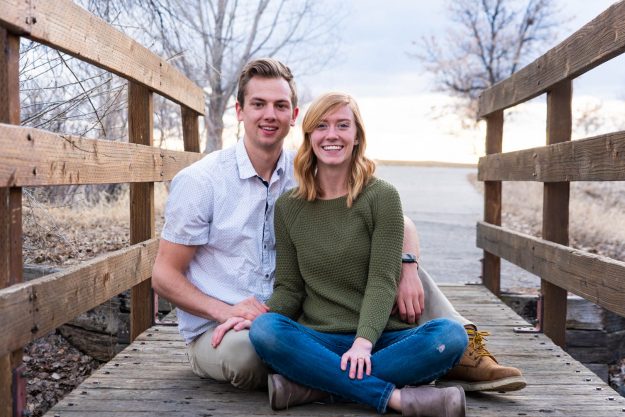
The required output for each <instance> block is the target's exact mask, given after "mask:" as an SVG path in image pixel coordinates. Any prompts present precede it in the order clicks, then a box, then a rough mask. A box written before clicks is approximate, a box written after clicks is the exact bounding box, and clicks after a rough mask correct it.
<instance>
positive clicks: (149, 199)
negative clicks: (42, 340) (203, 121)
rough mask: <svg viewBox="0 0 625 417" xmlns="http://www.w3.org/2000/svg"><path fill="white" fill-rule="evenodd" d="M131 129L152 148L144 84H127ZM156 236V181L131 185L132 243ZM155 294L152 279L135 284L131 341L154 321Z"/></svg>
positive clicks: (131, 136) (150, 114)
mask: <svg viewBox="0 0 625 417" xmlns="http://www.w3.org/2000/svg"><path fill="white" fill-rule="evenodd" d="M128 131H129V135H128V137H129V140H130V142H132V143H136V144H139V145H145V146H149V147H152V145H153V143H154V138H153V132H154V102H153V97H152V93H151V92H150V90H148V89H147V88H145V87H143V86H142V85H139V84H136V83H133V82H130V83H128ZM154 237H155V224H154V183H153V182H148V183H132V184H130V244H131V245H132V244H136V243H139V242H142V241H144V240H148V239H152V238H154ZM155 302H156V301H155V299H154V294H153V291H152V280H151V279H150V278H148V279H146V280H144V281H142V282H140V283H138V284H136V285H135V286H133V287H132V295H131V300H130V303H131V307H130V341H131V342H132V341H133V340H135V338H136V337H137V336H138V335H140V334H141V333H142V332H143V331H144V330H146V329H147V328H148V327H150V326H151V325H152V324H153V323H154V304H155Z"/></svg>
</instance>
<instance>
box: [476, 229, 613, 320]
mask: <svg viewBox="0 0 625 417" xmlns="http://www.w3.org/2000/svg"><path fill="white" fill-rule="evenodd" d="M477 246H478V247H479V248H482V249H484V250H485V251H488V252H490V253H492V254H494V255H497V256H499V257H501V258H504V259H506V260H508V261H510V262H512V263H513V264H515V265H517V266H519V267H521V268H523V269H525V270H527V271H529V272H531V273H532V274H535V275H538V276H540V277H541V278H542V279H544V280H547V281H549V282H551V283H552V284H555V285H557V286H559V287H561V288H564V289H565V290H567V291H570V292H572V293H574V294H577V295H579V296H580V297H584V298H585V299H586V300H588V301H591V302H593V303H596V304H598V305H600V306H602V307H604V308H606V309H608V310H610V311H613V312H615V313H617V314H620V315H621V316H625V280H623V277H625V262H620V261H616V260H614V259H610V258H607V257H604V256H599V255H594V254H591V253H588V252H584V251H581V250H577V249H573V248H570V247H568V246H564V245H559V244H557V243H553V242H549V241H547V240H543V239H539V238H536V237H533V236H530V235H526V234H523V233H519V232H515V231H513V230H509V229H505V228H503V227H500V226H494V225H492V224H488V223H484V222H478V225H477Z"/></svg>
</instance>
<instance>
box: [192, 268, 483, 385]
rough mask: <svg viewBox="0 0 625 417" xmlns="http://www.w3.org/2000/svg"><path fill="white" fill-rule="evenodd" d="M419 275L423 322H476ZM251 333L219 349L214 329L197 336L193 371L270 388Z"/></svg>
mask: <svg viewBox="0 0 625 417" xmlns="http://www.w3.org/2000/svg"><path fill="white" fill-rule="evenodd" d="M419 278H421V282H422V284H423V290H424V293H425V311H423V313H422V315H421V318H420V319H419V323H420V324H422V323H425V322H427V321H430V320H432V319H435V318H448V319H452V320H455V321H457V322H459V323H461V324H462V325H463V326H464V325H467V324H472V323H471V322H470V321H468V320H467V319H465V318H464V317H462V316H461V315H460V314H459V313H458V312H457V311H456V309H455V308H454V307H453V306H452V305H451V303H450V302H449V300H448V299H447V298H446V297H445V296H444V295H443V293H442V292H441V290H440V289H439V288H438V286H437V285H436V283H435V282H434V281H433V280H432V277H430V275H429V274H428V273H427V272H426V271H425V270H424V269H423V268H419ZM248 333H249V332H248V331H247V330H241V331H240V332H235V331H230V332H228V333H226V335H225V336H224V339H223V340H222V342H221V344H220V345H219V346H218V347H217V348H216V349H215V348H213V346H212V345H211V336H212V334H213V331H212V330H209V331H207V332H206V333H204V334H203V335H201V336H200V337H198V338H197V339H195V340H194V341H193V342H191V343H190V344H189V346H188V354H189V360H190V362H191V368H192V369H193V372H194V373H195V374H196V375H199V376H200V377H203V378H212V379H215V380H217V381H222V382H229V383H231V384H232V385H233V386H235V387H237V388H242V389H258V388H264V387H266V386H267V373H268V371H269V370H268V369H267V367H266V366H265V365H264V364H263V362H262V361H261V360H260V358H259V357H258V356H257V355H256V351H255V350H254V347H253V346H252V344H251V343H250V339H249V336H248Z"/></svg>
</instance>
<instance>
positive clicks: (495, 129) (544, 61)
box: [477, 1, 625, 346]
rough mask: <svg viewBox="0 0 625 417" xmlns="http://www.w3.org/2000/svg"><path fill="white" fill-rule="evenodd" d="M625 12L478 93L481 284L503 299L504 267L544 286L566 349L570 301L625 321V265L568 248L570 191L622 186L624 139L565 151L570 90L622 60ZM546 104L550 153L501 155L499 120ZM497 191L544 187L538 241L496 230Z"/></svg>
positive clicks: (613, 12)
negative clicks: (507, 185) (524, 106)
mask: <svg viewBox="0 0 625 417" xmlns="http://www.w3.org/2000/svg"><path fill="white" fill-rule="evenodd" d="M624 35H625V2H624V1H621V2H618V3H615V4H613V5H612V6H611V7H609V8H608V9H607V10H606V11H604V12H603V13H602V14H600V15H599V16H597V17H596V18H595V19H594V20H592V21H591V22H589V23H588V24H586V25H585V26H584V27H582V28H581V29H580V30H578V31H577V32H575V33H574V34H573V35H571V36H570V37H569V38H567V39H566V40H565V41H563V42H562V43H561V44H560V45H558V46H556V47H555V48H553V49H551V50H550V51H548V52H547V53H546V54H544V55H543V56H541V57H540V58H538V59H537V60H536V61H534V62H532V63H531V64H529V65H528V66H526V67H525V68H523V69H521V70H520V71H518V72H517V73H515V74H514V75H512V76H511V77H510V78H508V79H506V80H504V81H502V82H500V83H498V84H496V85H495V86H493V87H491V88H489V89H488V90H486V91H484V93H483V94H482V95H481V96H480V99H479V117H481V118H484V119H486V123H487V131H486V154H487V155H486V156H485V157H482V158H480V161H479V166H478V179H479V180H481V181H484V189H485V193H484V222H480V223H479V224H478V227H477V245H478V246H479V247H480V248H482V249H484V264H483V280H484V284H485V285H486V286H487V287H488V288H489V289H490V290H491V291H493V292H494V293H495V294H499V291H500V258H504V259H506V260H508V261H510V262H512V263H514V264H516V265H518V266H520V267H521V268H524V269H526V270H528V271H530V272H532V273H534V274H536V275H538V276H540V277H541V292H542V296H543V310H542V328H543V330H544V332H545V334H547V335H548V336H549V337H551V338H552V339H553V340H554V342H555V343H557V344H558V345H560V346H564V344H565V324H566V301H567V300H566V296H567V291H570V292H572V293H574V294H577V295H579V296H581V297H584V298H586V299H587V300H590V301H592V302H594V303H597V304H598V305H600V306H602V307H604V308H606V309H608V310H611V311H613V312H615V313H618V314H620V315H623V316H625V262H620V261H616V260H613V259H610V258H607V257H603V256H597V255H594V254H591V253H588V252H584V251H580V250H575V249H572V248H570V247H569V246H568V244H569V236H568V234H569V190H570V182H571V181H624V180H625V132H615V133H610V134H606V135H601V136H596V137H592V138H587V139H583V140H576V141H574V142H571V129H572V114H571V113H572V112H571V99H572V88H571V85H572V80H573V79H574V78H575V77H578V76H579V75H581V74H583V73H585V72H587V71H589V70H591V69H592V68H595V67H597V66H599V65H600V64H602V63H604V62H606V61H608V60H609V59H611V58H614V57H615V56H618V55H620V54H622V53H623V52H625V36H624ZM543 93H546V94H547V141H546V146H544V147H539V148H534V149H527V150H522V151H517V152H508V153H501V152H502V137H503V122H504V117H503V111H504V109H507V108H509V107H512V106H514V105H516V104H519V103H522V102H524V101H527V100H529V99H531V98H533V97H536V96H538V95H540V94H543ZM502 181H539V182H543V183H544V194H543V227H542V239H538V238H535V237H532V236H528V235H525V234H522V233H517V232H515V231H512V230H509V229H507V228H503V227H501V185H502Z"/></svg>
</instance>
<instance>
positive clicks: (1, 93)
mask: <svg viewBox="0 0 625 417" xmlns="http://www.w3.org/2000/svg"><path fill="white" fill-rule="evenodd" d="M19 56H20V39H19V37H17V36H14V35H12V34H11V33H9V32H8V31H7V30H6V29H4V28H2V27H0V97H1V98H0V122H2V123H11V124H19V123H20V92H19ZM22 258H23V257H22V189H21V188H15V187H13V188H0V289H1V288H4V287H8V286H10V285H13V284H15V283H18V282H22V280H23V273H22V270H23V260H22ZM0 311H1V310H0ZM21 362H22V350H21V349H15V350H14V351H13V352H12V353H11V352H6V355H4V354H0V416H1V417H5V416H6V417H10V416H12V415H13V414H14V413H17V412H18V411H17V410H18V408H19V405H18V404H17V403H21V406H23V405H24V404H25V402H26V398H25V395H26V390H25V386H24V385H23V381H16V380H15V379H14V377H13V375H14V373H15V369H16V368H17V367H18V366H20V364H21ZM13 392H19V395H18V396H16V399H17V402H16V401H14V396H13Z"/></svg>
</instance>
